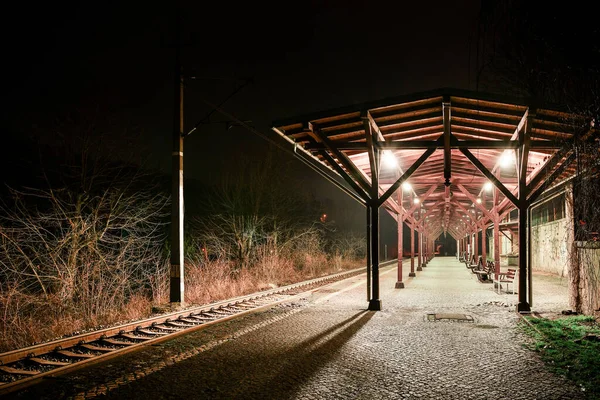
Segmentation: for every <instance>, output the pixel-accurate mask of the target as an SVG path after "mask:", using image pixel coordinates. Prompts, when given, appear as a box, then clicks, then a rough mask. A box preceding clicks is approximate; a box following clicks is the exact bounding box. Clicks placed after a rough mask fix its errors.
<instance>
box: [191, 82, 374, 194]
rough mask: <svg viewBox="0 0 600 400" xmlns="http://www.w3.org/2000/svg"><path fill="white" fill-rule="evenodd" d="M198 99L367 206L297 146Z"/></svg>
mask: <svg viewBox="0 0 600 400" xmlns="http://www.w3.org/2000/svg"><path fill="white" fill-rule="evenodd" d="M192 89H193V88H192ZM198 100H200V101H201V102H202V103H204V104H206V105H207V106H209V107H211V108H212V109H213V112H214V111H217V112H219V113H220V114H221V115H223V116H224V117H226V118H228V119H230V120H231V121H234V122H235V123H237V124H238V125H240V126H241V127H243V128H245V129H246V130H248V131H250V132H252V133H254V134H255V135H257V136H258V137H260V138H261V139H263V140H265V141H266V142H267V143H269V144H271V145H273V146H275V147H277V148H278V149H280V150H282V151H284V152H286V153H288V154H291V155H292V156H293V157H295V158H296V159H298V160H300V161H301V162H302V163H303V164H305V165H306V166H308V167H309V168H311V169H312V170H313V171H315V172H316V173H318V174H319V175H321V176H322V177H324V178H325V179H327V180H328V181H330V182H331V183H333V184H334V185H335V186H336V187H337V188H338V189H340V190H342V191H343V192H344V193H346V194H347V195H348V196H350V197H351V198H352V199H354V200H356V201H357V202H358V203H360V204H361V205H363V206H366V201H365V200H364V199H362V198H361V197H360V196H359V195H358V194H356V193H354V192H353V191H351V190H350V189H348V188H347V187H345V186H343V185H342V184H341V183H340V182H338V181H336V180H335V179H334V178H333V177H331V176H329V175H328V174H327V173H326V172H325V171H322V170H321V169H319V168H317V167H316V166H315V165H313V164H312V163H311V162H310V161H309V160H307V159H306V158H304V157H303V156H302V155H301V154H300V153H299V152H297V151H296V146H294V149H293V150H292V149H290V148H288V147H285V146H283V145H282V144H281V143H278V142H277V141H275V140H273V139H272V138H270V137H268V136H267V135H266V134H264V133H263V132H261V131H259V130H258V129H256V128H255V127H253V126H251V125H249V124H248V123H247V122H245V121H242V120H241V119H239V118H237V117H236V116H235V115H233V114H231V113H230V112H228V111H226V110H224V109H223V108H222V107H221V105H217V104H214V103H213V102H211V101H209V100H206V99H204V98H202V97H200V98H198ZM190 133H191V132H190ZM188 135H189V134H188ZM183 136H184V137H185V136H187V135H183Z"/></svg>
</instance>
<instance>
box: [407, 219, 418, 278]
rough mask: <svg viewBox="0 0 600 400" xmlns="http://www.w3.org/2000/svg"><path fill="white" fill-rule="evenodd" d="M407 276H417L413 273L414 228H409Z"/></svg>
mask: <svg viewBox="0 0 600 400" xmlns="http://www.w3.org/2000/svg"><path fill="white" fill-rule="evenodd" d="M408 276H413V277H414V276H417V274H416V273H415V227H414V226H413V225H411V226H410V273H409V274H408Z"/></svg>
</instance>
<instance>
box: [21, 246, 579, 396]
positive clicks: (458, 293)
mask: <svg viewBox="0 0 600 400" xmlns="http://www.w3.org/2000/svg"><path fill="white" fill-rule="evenodd" d="M408 269H409V268H407V264H406V262H405V264H404V275H405V276H406V279H404V281H405V284H406V287H405V288H404V289H394V284H395V282H396V269H395V268H384V269H382V271H381V299H382V302H383V310H382V311H379V312H370V311H365V307H366V305H367V301H366V300H367V299H366V293H365V292H366V289H365V276H364V275H362V276H359V277H355V278H351V279H349V280H346V281H343V282H338V283H335V284H332V285H330V286H327V287H324V288H322V289H320V290H318V291H316V292H315V293H313V294H312V295H310V296H309V297H307V298H305V299H301V300H298V301H295V302H294V303H288V304H285V305H282V306H278V307H276V308H274V309H271V310H269V311H267V312H263V313H257V314H252V315H250V316H248V317H245V318H241V319H238V320H234V321H230V322H227V323H225V324H221V325H216V326H214V327H212V328H209V329H206V330H203V331H200V332H197V333H194V334H191V335H187V336H185V337H180V338H177V339H174V340H171V341H169V342H166V343H163V344H161V345H158V346H149V347H148V348H145V349H143V350H141V351H138V352H135V353H131V354H129V355H126V356H124V357H122V358H119V359H115V360H111V361H108V362H106V363H103V364H100V365H98V366H95V367H92V368H88V369H85V370H83V371H80V372H77V373H74V374H72V375H70V376H66V377H63V378H60V379H57V380H54V381H52V382H45V383H44V384H42V385H39V386H36V387H33V388H31V389H29V390H27V391H24V392H21V393H19V394H17V395H14V397H16V398H25V397H27V398H29V397H35V398H41V399H44V398H59V397H60V398H65V397H66V398H69V397H70V398H81V399H84V398H111V399H461V400H462V399H511V400H516V399H527V400H531V399H582V398H584V396H583V393H582V392H580V390H579V388H578V387H576V386H575V385H574V384H572V383H570V382H568V381H566V380H564V379H562V378H560V377H557V376H555V375H553V374H551V373H549V372H547V371H546V370H545V368H544V365H543V363H542V362H541V361H540V360H539V358H538V357H537V355H536V354H535V353H532V352H530V351H529V350H526V349H524V348H523V346H522V344H523V343H525V342H526V341H527V338H526V337H525V336H523V335H522V334H521V333H519V331H518V330H517V329H516V324H517V321H518V316H517V315H516V314H515V312H514V304H516V302H517V295H512V294H506V293H502V294H500V295H499V294H497V293H495V292H494V290H493V289H492V285H491V284H482V283H479V282H477V280H476V278H475V276H474V275H473V274H471V273H470V271H469V270H467V269H466V268H465V267H464V264H460V263H458V262H457V261H456V260H455V258H453V257H438V258H435V259H434V260H432V261H431V262H430V264H429V265H428V266H427V267H425V268H424V269H423V271H422V272H417V277H415V278H408ZM552 282H553V281H551V280H550V279H549V280H547V281H544V282H543V284H540V285H538V286H535V287H534V290H536V292H535V294H536V296H538V297H539V298H540V301H541V302H540V303H539V304H540V305H542V306H543V307H545V309H551V308H556V307H563V306H564V304H563V303H562V301H566V292H565V295H564V297H561V296H558V295H556V296H555V295H552V293H554V291H556V290H558V291H560V290H564V287H562V286H560V285H556V282H554V283H552ZM544 291H547V292H548V293H547V294H548V295H549V296H548V297H547V298H550V301H547V300H546V303H544V300H543V298H544V293H545V292H544ZM551 292H552V293H551ZM561 299H562V300H561ZM534 301H535V300H534ZM440 313H455V314H465V315H468V316H471V317H472V318H473V320H474V321H473V322H452V321H445V320H440V321H430V320H429V318H427V315H428V314H440Z"/></svg>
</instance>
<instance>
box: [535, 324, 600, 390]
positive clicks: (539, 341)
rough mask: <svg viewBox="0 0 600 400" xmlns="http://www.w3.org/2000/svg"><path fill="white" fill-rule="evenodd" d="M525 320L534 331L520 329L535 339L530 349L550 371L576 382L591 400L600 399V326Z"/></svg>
mask: <svg viewBox="0 0 600 400" xmlns="http://www.w3.org/2000/svg"><path fill="white" fill-rule="evenodd" d="M526 318H527V320H528V321H529V322H531V324H532V325H533V326H534V327H535V329H532V328H531V327H530V326H529V325H523V330H524V331H525V332H526V333H527V334H528V335H529V336H531V337H532V338H533V339H534V342H533V343H532V344H531V346H530V349H531V350H534V351H537V352H539V353H540V355H541V357H542V360H544V362H545V363H546V365H548V367H549V368H550V370H552V371H553V372H555V373H557V374H560V375H564V376H566V377H567V378H568V379H570V380H572V381H573V382H575V383H576V384H577V385H579V386H580V387H581V389H582V391H585V393H586V394H587V395H588V396H589V397H590V398H594V399H597V398H600V341H598V335H600V326H599V325H598V322H597V321H596V319H595V318H594V317H590V316H574V317H565V318H560V319H556V320H549V319H546V318H529V317H526ZM536 330H537V331H536ZM538 331H539V332H538Z"/></svg>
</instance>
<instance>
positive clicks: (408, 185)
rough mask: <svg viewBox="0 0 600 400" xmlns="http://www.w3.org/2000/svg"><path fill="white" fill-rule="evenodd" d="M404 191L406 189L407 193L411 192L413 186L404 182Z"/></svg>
mask: <svg viewBox="0 0 600 400" xmlns="http://www.w3.org/2000/svg"><path fill="white" fill-rule="evenodd" d="M402 189H404V191H406V192H409V191H410V190H411V189H412V186H411V185H410V183H408V182H404V183H403V184H402Z"/></svg>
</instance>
